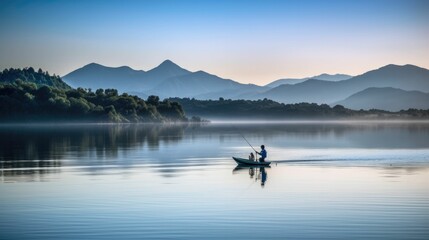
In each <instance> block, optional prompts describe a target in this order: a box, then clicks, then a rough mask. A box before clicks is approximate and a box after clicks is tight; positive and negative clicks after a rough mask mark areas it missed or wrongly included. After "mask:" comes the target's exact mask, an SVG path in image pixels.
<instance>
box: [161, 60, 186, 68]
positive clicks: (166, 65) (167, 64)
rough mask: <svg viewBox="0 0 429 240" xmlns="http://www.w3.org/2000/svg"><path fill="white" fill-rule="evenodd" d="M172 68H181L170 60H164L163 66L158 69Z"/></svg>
mask: <svg viewBox="0 0 429 240" xmlns="http://www.w3.org/2000/svg"><path fill="white" fill-rule="evenodd" d="M171 67H174V68H181V67H180V66H179V65H177V64H175V63H174V62H173V61H171V60H169V59H167V60H164V61H163V62H162V63H161V64H159V65H158V67H156V68H171Z"/></svg>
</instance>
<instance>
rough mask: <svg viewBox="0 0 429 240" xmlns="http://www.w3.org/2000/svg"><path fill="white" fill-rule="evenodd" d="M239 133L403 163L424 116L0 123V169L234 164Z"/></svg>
mask: <svg viewBox="0 0 429 240" xmlns="http://www.w3.org/2000/svg"><path fill="white" fill-rule="evenodd" d="M242 133H244V134H245V135H246V138H247V139H248V140H249V141H250V142H251V143H252V144H255V145H259V144H262V143H264V144H265V145H267V146H268V147H269V149H270V156H269V158H270V160H275V161H278V162H282V161H283V160H284V161H283V163H287V164H291V163H292V162H293V161H295V162H296V164H300V161H302V160H304V161H306V162H305V164H309V163H313V164H325V165H326V164H337V163H338V162H343V163H346V164H345V165H347V164H355V163H353V161H355V160H359V161H362V160H376V161H378V162H380V163H381V164H385V163H389V164H390V163H395V162H394V161H396V160H397V158H398V156H399V158H400V159H405V160H404V161H405V162H406V163H408V160H407V159H409V160H410V161H415V160H416V159H417V160H419V162H417V163H419V164H420V163H421V164H426V163H427V159H428V155H427V154H426V153H427V149H429V123H424V122H423V123H395V122H390V123H385V122H384V123H377V122H372V123H368V122H362V123H359V122H358V123H356V122H354V123H348V122H341V123H329V122H328V123H327V122H321V123H316V122H310V123H308V122H307V123H299V122H295V123H287V124H284V123H282V124H207V125H198V124H196V125H195V124H191V125H184V124H177V125H162V124H120V125H56V126H55V125H54V126H51V125H17V126H10V125H0V175H1V176H2V177H3V179H5V178H6V179H9V178H14V177H16V176H21V175H29V176H30V175H33V176H35V179H40V177H39V176H41V175H44V174H49V173H59V172H60V171H61V170H64V169H66V168H70V167H76V168H79V170H76V171H79V172H80V173H81V174H90V175H98V174H100V175H101V174H106V173H110V172H109V171H111V170H112V169H120V170H121V171H118V172H121V174H122V173H124V172H127V171H129V170H131V169H133V168H137V167H147V168H151V169H152V170H153V171H156V172H158V173H160V174H161V176H164V177H175V176H177V175H178V173H185V172H187V171H192V170H195V169H204V168H206V167H208V166H213V165H225V164H226V165H230V164H234V162H233V161H232V160H231V156H240V155H243V154H244V153H245V152H248V146H247V143H246V142H244V140H243V139H242V137H241V136H240V134H242ZM371 149H373V150H371ZM390 158H392V159H390ZM383 159H384V160H383ZM386 159H387V160H386ZM321 160H323V161H321ZM380 160H383V161H380ZM393 160H394V161H393ZM420 160H422V161H420ZM311 161H313V162H311ZM248 170H249V171H250V169H248ZM264 170H265V171H264ZM256 172H257V174H258V175H256ZM254 174H255V179H256V178H258V179H260V180H261V182H262V183H264V184H265V181H266V176H267V174H266V169H263V171H261V169H256V171H255V173H254ZM263 179H264V181H262V180H263ZM33 180H34V179H33Z"/></svg>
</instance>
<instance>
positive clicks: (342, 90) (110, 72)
mask: <svg viewBox="0 0 429 240" xmlns="http://www.w3.org/2000/svg"><path fill="white" fill-rule="evenodd" d="M348 77H350V76H348V75H344V74H336V75H329V74H321V75H318V76H315V77H314V78H311V79H307V80H303V79H301V80H300V81H303V82H300V83H296V84H283V85H279V86H277V87H274V88H270V87H269V85H271V86H274V85H276V84H281V83H282V81H280V80H279V81H275V82H273V83H271V84H268V85H267V86H264V87H261V86H258V85H253V84H241V83H238V82H235V81H233V80H231V79H224V78H220V77H218V76H216V75H213V74H209V73H207V72H204V71H197V72H191V71H188V70H186V69H184V68H182V67H180V66H178V65H177V64H175V63H173V62H172V61H170V60H166V61H164V62H163V63H161V64H160V65H159V66H157V67H155V68H153V69H151V70H149V71H147V72H145V71H142V70H133V69H131V68H129V67H118V68H112V67H106V66H102V65H99V64H96V63H91V64H88V65H86V66H84V67H82V68H80V69H77V70H75V71H73V72H71V73H69V74H67V75H66V76H64V77H63V79H64V80H65V81H66V82H67V83H69V84H70V85H71V86H73V87H84V88H92V89H93V90H95V89H98V88H116V89H118V90H119V91H120V92H129V93H133V94H136V95H139V96H143V97H144V96H148V95H151V94H153V95H158V96H160V97H161V98H166V97H189V98H193V97H194V98H197V99H218V98H219V97H223V98H225V99H229V98H230V99H263V98H267V99H272V100H274V101H278V102H283V103H299V102H314V103H319V104H320V103H327V104H332V103H336V102H339V101H342V100H345V99H346V98H348V97H350V96H351V95H353V94H355V93H358V92H360V91H363V90H365V89H367V88H372V87H377V88H385V87H391V88H398V89H402V90H406V91H413V90H418V91H423V92H429V70H427V69H424V68H420V67H417V66H413V65H404V66H398V65H387V66H384V67H381V68H379V69H376V70H372V71H369V72H366V73H364V74H362V75H359V76H355V77H351V78H349V79H346V80H341V79H344V78H348ZM316 78H318V79H316ZM321 79H325V80H321ZM407 106H408V105H407ZM389 109H391V108H390V107H389Z"/></svg>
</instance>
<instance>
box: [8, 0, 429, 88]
mask: <svg viewBox="0 0 429 240" xmlns="http://www.w3.org/2000/svg"><path fill="white" fill-rule="evenodd" d="M0 26H1V31H2V33H1V34H0V67H1V68H2V69H3V68H9V67H25V66H33V67H35V68H39V67H41V68H43V69H46V70H48V71H49V72H50V73H56V74H59V75H64V74H67V73H68V72H70V71H72V70H74V69H76V68H79V67H81V66H83V65H85V64H87V63H90V62H97V63H100V64H103V65H107V66H123V65H128V66H130V67H132V68H134V69H143V70H148V69H150V68H153V67H155V66H156V65H158V64H159V63H161V62H162V61H163V60H165V59H170V60H172V61H174V62H176V63H177V64H179V65H181V66H182V67H184V68H187V69H189V70H192V71H197V70H205V71H208V72H210V73H213V74H216V75H219V76H221V77H224V78H232V79H234V80H238V81H240V82H245V83H247V82H253V83H257V84H264V83H268V82H270V81H272V80H275V79H278V78H283V77H305V76H312V75H317V74H320V73H323V72H327V73H346V74H353V75H355V74H360V73H363V72H365V71H367V70H371V69H374V68H378V67H381V66H383V65H386V64H390V63H394V64H407V63H410V64H415V65H418V66H421V67H425V68H429V1H412V0H407V1H395V0H371V1H364V0H360V1H221V0H217V1H162V0H161V1H159V0H158V1H48V0H44V1H35V0H32V1H4V0H3V1H0Z"/></svg>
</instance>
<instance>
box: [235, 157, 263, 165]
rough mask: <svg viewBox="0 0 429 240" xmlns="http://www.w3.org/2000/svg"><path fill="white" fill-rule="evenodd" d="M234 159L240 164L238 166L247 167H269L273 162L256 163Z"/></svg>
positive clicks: (243, 159)
mask: <svg viewBox="0 0 429 240" xmlns="http://www.w3.org/2000/svg"><path fill="white" fill-rule="evenodd" d="M232 159H234V161H235V162H236V163H237V164H238V165H247V166H269V165H270V164H271V162H255V161H252V160H249V159H245V158H237V157H232Z"/></svg>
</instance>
